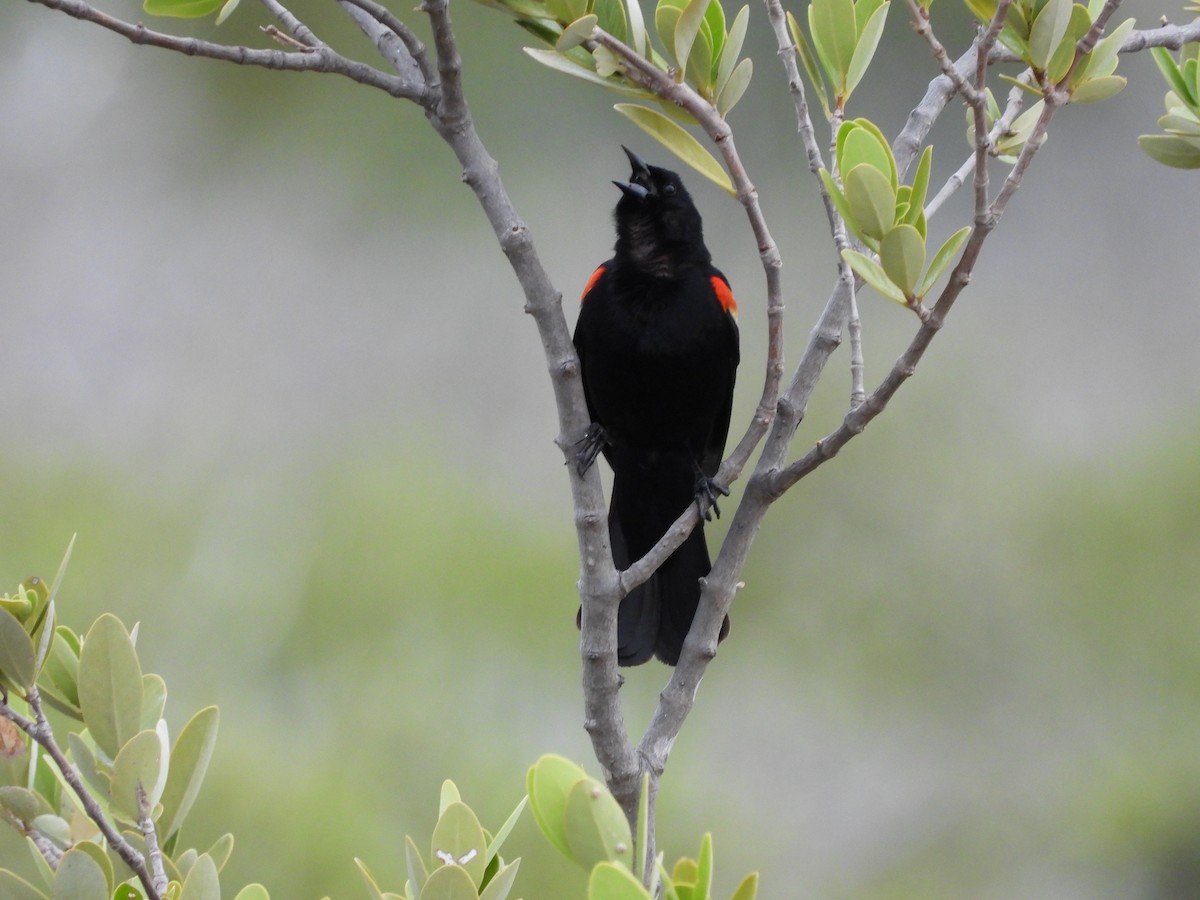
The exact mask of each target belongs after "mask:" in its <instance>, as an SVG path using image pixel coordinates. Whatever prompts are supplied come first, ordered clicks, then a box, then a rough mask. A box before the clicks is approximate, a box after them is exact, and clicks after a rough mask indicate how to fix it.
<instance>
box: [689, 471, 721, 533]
mask: <svg viewBox="0 0 1200 900" xmlns="http://www.w3.org/2000/svg"><path fill="white" fill-rule="evenodd" d="M718 496H721V497H728V496H729V488H725V487H721V485H719V484H717V482H716V481H715V480H714V479H712V478H709V477H708V476H707V475H705V474H704V473H703V472H701V473H700V474H698V475H697V476H696V512H698V513H700V515H701V517H703V519H704V521H705V522H711V521H712V518H713V515H716V517H717V518H718V519H719V518H721V508H720V507H719V506H717V497H718Z"/></svg>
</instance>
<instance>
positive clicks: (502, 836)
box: [486, 796, 529, 862]
mask: <svg viewBox="0 0 1200 900" xmlns="http://www.w3.org/2000/svg"><path fill="white" fill-rule="evenodd" d="M528 804H529V797H527V796H526V797H522V798H521V802H520V803H518V804H517V807H516V809H514V810H513V811H512V813H510V814H509V817H508V818H507V819H505V821H504V824H503V825H501V826H500V830H499V831H497V832H496V836H495V837H493V838H492V839H491V840H490V841H488V846H487V853H486V856H487V858H488V861H489V862H491V859H492V857H493V856H495V855H496V854H497V853H499V852H500V847H501V846H502V845H503V844H504V841H505V840H506V839H507V838H508V836H509V834H511V833H512V830H513V828H514V827H516V824H517V820H518V819H520V818H521V813H522V812H523V811H524V809H525V807H526V806H527V805H528Z"/></svg>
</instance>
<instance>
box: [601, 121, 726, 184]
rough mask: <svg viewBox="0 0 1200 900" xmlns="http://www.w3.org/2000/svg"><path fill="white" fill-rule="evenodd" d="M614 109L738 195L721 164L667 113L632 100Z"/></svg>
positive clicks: (698, 169)
mask: <svg viewBox="0 0 1200 900" xmlns="http://www.w3.org/2000/svg"><path fill="white" fill-rule="evenodd" d="M613 109H615V110H616V111H617V112H619V113H620V114H621V115H623V116H625V117H626V118H628V119H630V120H631V121H633V123H634V124H635V125H637V126H638V127H639V128H641V129H642V130H643V131H645V132H646V133H647V134H648V135H650V136H651V137H652V138H654V139H655V140H656V141H658V142H659V143H660V144H662V145H663V146H664V147H666V148H667V149H668V150H670V151H671V152H672V153H674V154H675V155H676V156H678V157H679V158H680V159H681V160H683V161H684V162H685V163H687V164H688V165H689V166H691V167H692V168H693V169H695V170H696V171H697V172H699V173H700V174H701V175H703V176H704V177H705V178H707V179H708V180H709V181H711V182H713V183H714V184H715V185H717V186H718V187H721V188H724V189H725V190H726V191H728V192H729V193H730V194H731V195H734V196H736V195H737V192H736V191H735V190H734V189H733V182H732V181H730V180H729V175H728V173H726V171H725V170H724V169H723V168H722V167H721V164H720V163H719V162H717V161H716V159H715V158H713V155H712V154H711V153H709V152H708V151H707V150H705V149H704V147H703V146H701V144H700V142H699V141H697V140H696V139H695V138H694V137H692V135H691V134H689V133H688V132H686V131H684V130H683V128H682V127H681V126H679V125H677V124H675V122H674V121H672V120H671V119H669V118H668V117H667V116H665V115H663V114H662V113H660V112H658V111H657V110H653V109H650V108H649V107H646V106H638V105H636V104H633V103H618V104H616V106H614V107H613Z"/></svg>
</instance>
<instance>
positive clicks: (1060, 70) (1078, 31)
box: [1046, 3, 1092, 84]
mask: <svg viewBox="0 0 1200 900" xmlns="http://www.w3.org/2000/svg"><path fill="white" fill-rule="evenodd" d="M1091 27H1092V20H1091V19H1089V18H1088V14H1087V10H1086V9H1084V8H1083V7H1082V6H1080V5H1079V4H1078V3H1075V4H1072V6H1071V15H1070V18H1069V20H1068V22H1067V30H1066V33H1065V34H1064V35H1063V37H1062V40H1060V41H1059V43H1058V47H1056V48H1055V50H1054V53H1053V54H1051V56H1050V61H1049V62H1048V63H1046V78H1047V79H1048V80H1049V81H1051V82H1052V83H1053V84H1058V83H1059V82H1060V81H1062V80H1063V79H1064V78H1065V77H1066V76H1067V72H1069V71H1070V70H1071V66H1072V64H1073V63H1074V62H1075V45H1076V44H1078V43H1079V41H1080V39H1081V38H1082V37H1083V36H1084V35H1085V34H1087V33H1088V29H1089V28H1091Z"/></svg>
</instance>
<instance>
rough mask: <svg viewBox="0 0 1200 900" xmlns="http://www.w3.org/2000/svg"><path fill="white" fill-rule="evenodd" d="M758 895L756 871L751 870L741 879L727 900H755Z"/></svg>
mask: <svg viewBox="0 0 1200 900" xmlns="http://www.w3.org/2000/svg"><path fill="white" fill-rule="evenodd" d="M756 897H758V873H757V872H751V873H750V874H749V875H747V876H746V877H745V878H743V879H742V883H741V884H739V885H738V886H737V890H735V891H734V892H733V896H732V897H730V898H729V900H755V898H756Z"/></svg>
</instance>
